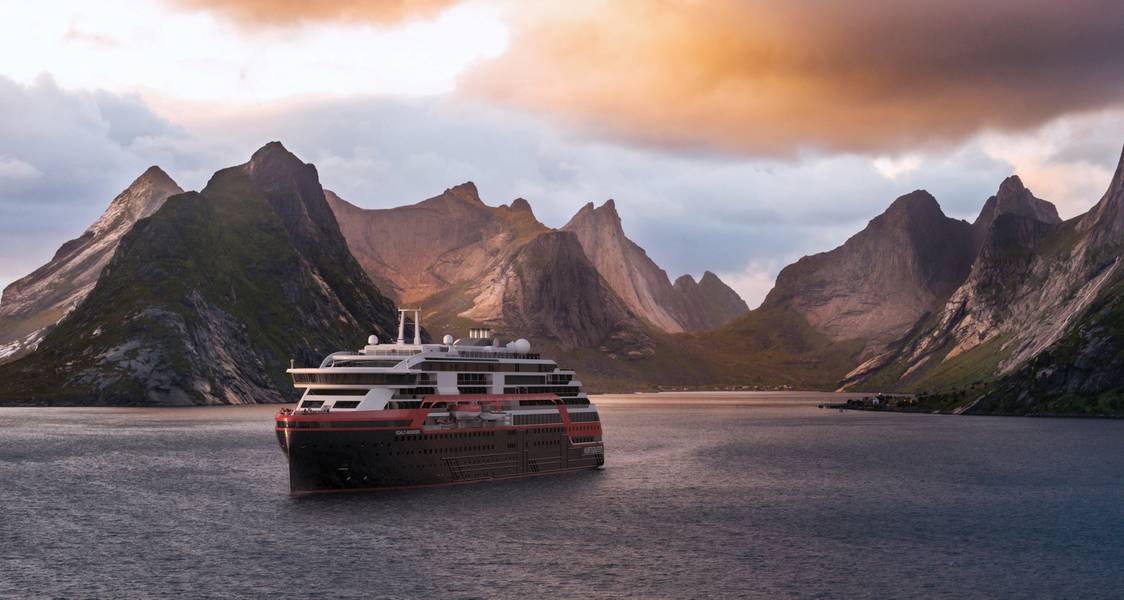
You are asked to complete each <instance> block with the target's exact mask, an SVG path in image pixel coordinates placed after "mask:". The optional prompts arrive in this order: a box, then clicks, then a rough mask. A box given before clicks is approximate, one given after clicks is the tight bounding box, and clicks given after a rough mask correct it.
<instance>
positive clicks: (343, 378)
mask: <svg viewBox="0 0 1124 600" xmlns="http://www.w3.org/2000/svg"><path fill="white" fill-rule="evenodd" d="M417 379H418V377H417V375H415V374H413V373H294V374H293V383H296V384H298V385H299V384H310V383H311V384H322V385H413V384H415V383H416V382H417Z"/></svg>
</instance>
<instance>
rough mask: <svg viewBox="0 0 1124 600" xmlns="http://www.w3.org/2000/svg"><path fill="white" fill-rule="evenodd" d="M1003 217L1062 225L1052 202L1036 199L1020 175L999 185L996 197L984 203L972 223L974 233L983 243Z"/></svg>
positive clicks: (1013, 176) (1011, 177)
mask: <svg viewBox="0 0 1124 600" xmlns="http://www.w3.org/2000/svg"><path fill="white" fill-rule="evenodd" d="M1002 215H1018V216H1021V217H1029V218H1031V219H1034V220H1036V221H1040V222H1042V223H1047V224H1051V225H1053V224H1056V223H1061V222H1062V219H1061V217H1059V216H1058V209H1057V208H1056V207H1055V206H1054V205H1053V204H1052V203H1050V202H1047V201H1045V200H1042V199H1040V198H1036V197H1035V196H1034V194H1033V193H1032V192H1031V191H1030V190H1029V189H1028V188H1027V187H1026V186H1025V185H1023V182H1022V180H1021V179H1019V176H1018V175H1011V176H1010V177H1008V178H1006V179H1004V180H1003V183H1001V184H999V190H998V191H997V192H996V193H995V195H994V196H992V197H990V198H988V199H987V201H986V202H984V206H983V209H981V210H980V214H979V216H977V217H976V220H975V222H974V223H972V229H973V233H974V235H975V237H976V239H977V241H978V242H982V241H983V239H984V237H986V235H987V231H988V230H989V229H990V228H991V226H992V224H993V223H994V222H995V220H996V219H998V218H999V217H1000V216H1002Z"/></svg>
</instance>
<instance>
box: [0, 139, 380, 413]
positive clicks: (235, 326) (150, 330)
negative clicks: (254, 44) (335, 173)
mask: <svg viewBox="0 0 1124 600" xmlns="http://www.w3.org/2000/svg"><path fill="white" fill-rule="evenodd" d="M395 328H396V316H395V309H394V306H393V304H392V303H391V302H390V300H388V299H387V298H386V297H384V296H383V295H382V294H380V293H379V291H378V289H377V288H376V287H375V285H374V284H373V283H372V282H371V280H370V279H369V278H368V277H367V275H366V274H365V273H364V271H363V269H362V268H361V267H360V265H359V263H358V262H357V261H356V260H355V259H354V257H353V256H352V255H351V253H350V252H349V250H348V247H347V243H346V241H345V240H344V238H343V235H342V234H341V233H340V230H339V227H338V225H337V223H336V220H335V217H334V215H333V213H332V211H331V209H330V207H329V206H328V204H327V201H326V200H325V197H324V192H323V190H322V188H321V187H320V183H319V178H318V176H317V173H316V169H315V167H313V166H312V165H307V164H304V163H303V162H301V161H300V160H299V159H298V158H297V157H296V156H294V155H292V154H291V153H290V152H288V151H287V150H286V149H285V148H284V147H283V146H282V145H281V144H280V143H277V142H273V143H270V144H268V145H266V146H264V147H263V148H261V149H260V150H258V151H257V152H255V153H254V155H253V156H252V157H251V159H250V161H249V162H247V163H245V164H243V165H240V166H237V167H231V168H228V169H223V170H221V171H219V172H217V173H215V175H214V176H213V177H212V178H211V180H210V181H209V182H208V183H207V186H206V187H205V188H204V189H203V190H202V192H199V193H196V192H188V193H185V194H178V195H175V196H172V197H171V198H169V199H168V200H167V201H166V202H165V203H164V205H163V206H162V207H161V208H160V209H158V210H157V211H156V212H154V213H153V214H152V215H151V216H149V217H148V218H144V219H141V220H139V221H138V222H137V223H136V224H135V225H134V226H133V228H132V229H131V230H130V231H129V232H128V233H127V234H126V235H125V236H123V237H122V239H121V241H120V243H119V245H118V247H117V250H116V252H115V253H114V255H113V258H112V259H111V260H110V262H109V264H108V265H107V266H106V268H105V269H104V270H103V272H102V274H101V277H100V278H99V279H98V281H97V284H96V285H95V286H94V289H93V290H92V291H91V292H90V294H89V295H88V296H87V298H86V299H85V300H84V301H83V302H81V303H80V304H79V305H78V306H77V308H75V309H74V311H73V312H72V313H71V314H70V315H69V316H68V317H67V318H66V319H64V320H63V321H62V322H61V323H60V324H59V325H58V327H56V328H55V329H54V330H52V331H51V332H50V333H48V334H47V336H46V337H45V338H44V339H43V341H42V343H41V344H40V347H39V349H38V350H37V351H35V352H34V353H32V354H30V355H28V356H26V357H24V358H22V359H20V360H17V361H15V362H12V363H8V364H6V365H2V366H0V377H2V378H3V379H4V381H5V386H4V389H3V390H0V401H3V402H8V403H24V404H27V403H33V404H237V403H250V402H280V401H284V400H292V399H294V398H295V395H296V394H295V391H294V389H293V388H292V386H291V384H289V383H288V381H287V378H286V376H285V374H284V369H285V368H286V367H288V365H289V359H294V360H295V361H296V362H297V363H298V364H303V365H310V364H319V362H320V360H321V359H322V358H323V357H324V356H325V355H326V354H328V353H329V352H333V351H336V350H339V349H341V348H349V347H353V346H355V345H356V344H358V343H361V342H359V341H358V340H362V339H363V338H364V337H365V336H366V335H367V334H369V333H375V334H377V335H379V336H380V337H390V334H391V332H394V331H395Z"/></svg>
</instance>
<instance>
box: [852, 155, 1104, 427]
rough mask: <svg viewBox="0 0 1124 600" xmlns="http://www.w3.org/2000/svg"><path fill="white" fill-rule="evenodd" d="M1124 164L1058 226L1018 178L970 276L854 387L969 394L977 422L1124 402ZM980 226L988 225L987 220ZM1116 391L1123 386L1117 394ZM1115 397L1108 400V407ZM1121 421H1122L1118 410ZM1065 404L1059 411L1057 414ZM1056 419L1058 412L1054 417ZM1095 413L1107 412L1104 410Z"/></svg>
mask: <svg viewBox="0 0 1124 600" xmlns="http://www.w3.org/2000/svg"><path fill="white" fill-rule="evenodd" d="M1122 173H1124V154H1122V156H1121V163H1120V166H1118V167H1117V170H1116V174H1115V175H1114V177H1113V180H1112V183H1111V184H1110V186H1109V189H1108V191H1106V193H1105V195H1104V196H1103V197H1102V198H1101V200H1100V201H1099V202H1098V203H1097V204H1096V205H1095V206H1094V207H1093V209H1092V210H1090V211H1089V212H1087V213H1086V214H1084V215H1082V216H1080V217H1076V218H1074V219H1070V220H1069V221H1066V222H1060V219H1058V218H1057V216H1056V212H1055V211H1053V210H1041V209H1042V208H1043V207H1044V204H1043V203H1044V201H1041V200H1038V199H1037V198H1034V196H1033V194H1031V193H1030V191H1029V190H1027V189H1026V188H1025V187H1023V186H1022V184H1021V182H1020V181H1018V180H1017V178H1011V179H1008V180H1007V181H1005V182H1004V183H1003V185H1001V187H1000V190H999V193H998V194H997V196H999V197H1000V199H1002V197H1003V196H1006V197H1007V201H1006V202H1003V201H999V202H997V203H994V205H995V206H1000V207H1002V206H1006V210H999V211H998V214H993V215H990V217H989V219H987V220H990V223H989V226H988V228H987V231H986V233H985V234H984V235H983V236H982V239H981V241H980V249H979V252H978V255H977V257H976V260H975V261H974V262H973V265H972V269H971V272H970V273H969V275H968V277H967V278H966V279H965V281H964V283H963V284H962V285H961V286H959V287H958V288H957V289H956V290H955V291H954V292H953V293H952V294H951V295H950V296H949V298H948V300H947V301H946V302H945V303H944V304H943V306H942V308H941V310H940V311H939V312H937V313H936V314H934V315H933V316H932V318H930V319H928V320H926V321H925V322H923V323H919V324H918V326H917V327H916V328H915V330H914V331H912V332H911V333H910V334H909V335H908V336H906V337H905V338H904V339H903V340H901V341H900V342H899V343H898V344H897V348H896V349H895V350H894V351H893V352H892V353H889V354H888V356H887V357H884V358H885V360H883V361H882V362H881V364H866V365H863V366H861V367H860V368H858V369H856V370H855V371H854V372H852V373H851V374H850V375H849V377H848V379H847V383H848V384H849V385H851V386H855V385H868V386H869V385H877V386H886V387H896V388H898V389H903V390H921V391H927V392H930V393H932V392H939V395H941V397H948V394H949V393H950V391H951V392H952V393H955V394H961V395H962V397H958V398H959V399H958V400H955V399H954V400H955V401H956V402H960V403H961V404H965V403H967V404H965V406H967V407H968V408H967V409H968V410H971V411H975V412H988V411H1002V412H1026V411H1041V410H1053V411H1060V412H1084V411H1086V410H1093V411H1094V412H1097V411H1100V412H1102V413H1103V412H1105V410H1107V409H1105V408H1104V406H1102V405H1099V404H1097V403H1099V402H1102V400H1104V399H1105V398H1107V397H1110V396H1112V394H1116V395H1117V396H1119V395H1120V392H1121V388H1120V387H1119V385H1118V382H1119V381H1120V378H1119V377H1118V376H1116V375H1115V374H1113V373H1112V368H1113V365H1118V364H1119V363H1120V361H1121V357H1120V352H1121V351H1122V350H1124V336H1122V335H1121V331H1120V324H1121V322H1122V316H1124V315H1122V309H1121V306H1120V303H1119V301H1118V298H1117V296H1118V294H1119V292H1120V291H1121V271H1120V268H1119V264H1120V256H1121V252H1122V250H1124V210H1122V209H1121V206H1122V205H1124V176H1122ZM990 205H993V203H991V202H990V201H989V203H988V205H987V206H985V213H982V214H981V218H980V219H977V223H981V222H985V223H986V222H987V220H985V218H984V217H985V216H987V215H986V211H987V209H988V208H989V207H990ZM1114 382H1116V383H1114ZM1106 394H1108V396H1106ZM1112 401H1113V402H1116V403H1117V406H1116V408H1115V409H1114V410H1116V411H1117V412H1119V411H1120V408H1121V407H1120V406H1118V405H1119V403H1120V399H1119V398H1117V399H1115V400H1112ZM1059 402H1060V404H1058V403H1059ZM1051 407H1052V408H1051ZM1098 407H1099V408H1098Z"/></svg>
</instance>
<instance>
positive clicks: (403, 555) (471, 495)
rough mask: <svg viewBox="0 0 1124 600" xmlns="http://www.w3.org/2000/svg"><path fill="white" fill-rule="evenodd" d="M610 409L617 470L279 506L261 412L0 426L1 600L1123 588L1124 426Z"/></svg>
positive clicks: (996, 593) (811, 409) (668, 403)
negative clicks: (37, 599)
mask: <svg viewBox="0 0 1124 600" xmlns="http://www.w3.org/2000/svg"><path fill="white" fill-rule="evenodd" d="M818 401H823V397H822V396H814V395H808V394H802V395H801V394H740V395H721V394H702V395H695V394H687V395H680V396H671V397H669V396H668V395H666V394H664V395H660V396H658V397H648V396H644V397H641V396H635V397H634V396H624V397H608V398H602V399H600V400H599V402H600V404H601V405H602V414H603V422H604V427H605V431H606V440H607V441H606V446H607V458H608V467H607V468H606V469H605V470H604V471H600V472H585V473H578V474H574V475H560V476H553V477H544V478H538V479H533V480H523V481H510V482H501V483H493V484H480V485H473V486H459V487H453V488H443V489H427V490H418V491H400V492H383V493H373V494H364V495H330V496H317V497H301V498H291V497H289V496H288V495H287V493H286V491H287V480H286V470H285V464H284V457H283V455H282V454H281V452H280V450H279V449H278V448H277V444H276V442H275V440H274V435H273V431H272V429H271V416H272V413H273V412H274V410H275V409H274V408H273V407H233V408H214V409H138V410H126V409H120V410H118V409H101V410H87V409H3V410H0V596H4V597H16V598H28V597H80V598H87V597H107V598H153V597H176V598H179V597H192V598H197V597H256V596H261V597H269V598H289V597H292V598H309V597H317V598H326V597H344V598H370V597H387V598H416V597H433V598H523V599H525V598H528V597H531V598H622V597H634V598H706V597H713V598H732V597H761V598H784V597H793V598H808V597H813V598H815V597H818V598H864V597H865V598H911V597H921V598H985V597H1018V598H1062V597H1067V598H1076V597H1081V598H1119V597H1121V595H1122V594H1124V422H1120V421H1093V420H1047V419H1030V418H985V417H975V418H973V417H949V416H935V415H905V414H880V413H859V412H846V413H840V412H838V411H829V410H819V409H817V408H815V403H816V402H818Z"/></svg>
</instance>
